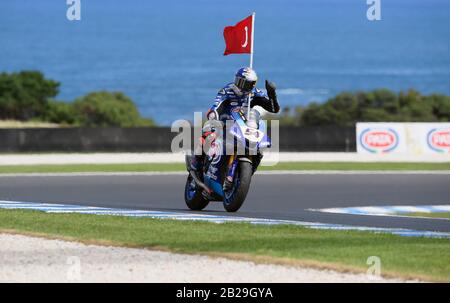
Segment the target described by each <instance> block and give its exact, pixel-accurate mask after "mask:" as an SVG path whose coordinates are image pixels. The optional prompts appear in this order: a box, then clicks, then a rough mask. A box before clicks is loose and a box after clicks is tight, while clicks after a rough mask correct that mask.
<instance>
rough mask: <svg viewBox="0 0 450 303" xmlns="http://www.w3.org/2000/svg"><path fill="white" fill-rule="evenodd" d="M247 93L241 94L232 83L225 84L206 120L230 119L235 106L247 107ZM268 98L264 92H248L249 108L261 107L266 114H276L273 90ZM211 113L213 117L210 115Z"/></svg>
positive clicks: (257, 90) (277, 108)
mask: <svg viewBox="0 0 450 303" xmlns="http://www.w3.org/2000/svg"><path fill="white" fill-rule="evenodd" d="M248 95H249V93H243V92H241V91H240V89H239V88H237V87H236V85H235V84H234V83H230V84H227V85H226V86H225V87H224V88H222V89H221V90H220V91H219V93H218V94H217V96H216V98H215V99H214V104H213V105H212V106H211V108H210V109H209V111H208V113H207V114H206V116H207V118H208V119H211V118H212V119H218V120H222V121H223V120H227V119H230V111H231V109H233V108H234V107H237V106H248ZM270 95H271V96H270V97H269V96H268V95H267V94H266V93H265V92H263V91H262V90H260V89H258V88H254V89H253V90H252V91H251V92H250V99H251V104H250V106H251V107H254V106H257V105H258V106H261V107H262V108H263V109H265V110H266V111H268V112H271V113H277V112H278V111H279V110H280V106H279V104H278V101H277V97H276V94H275V90H273V93H271V94H270ZM212 113H213V114H214V115H212Z"/></svg>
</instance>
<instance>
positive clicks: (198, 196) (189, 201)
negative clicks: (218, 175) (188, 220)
mask: <svg viewBox="0 0 450 303" xmlns="http://www.w3.org/2000/svg"><path fill="white" fill-rule="evenodd" d="M184 201H185V202H186V205H187V207H189V208H190V209H191V210H202V209H204V208H205V207H206V206H207V205H208V204H209V201H208V200H206V199H205V198H204V197H203V195H202V191H201V190H200V189H199V188H197V186H196V184H195V182H194V179H193V178H192V176H190V175H189V176H188V178H187V180H186V186H185V188H184Z"/></svg>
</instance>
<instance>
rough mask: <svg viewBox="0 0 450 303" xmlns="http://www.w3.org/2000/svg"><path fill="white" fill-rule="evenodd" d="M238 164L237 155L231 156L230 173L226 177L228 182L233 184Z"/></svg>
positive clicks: (229, 160) (229, 162)
mask: <svg viewBox="0 0 450 303" xmlns="http://www.w3.org/2000/svg"><path fill="white" fill-rule="evenodd" d="M237 164H238V158H237V157H236V155H232V156H230V158H229V159H228V172H227V175H226V180H227V181H228V182H233V179H234V173H235V172H236V167H237Z"/></svg>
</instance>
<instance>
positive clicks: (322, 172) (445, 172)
mask: <svg viewBox="0 0 450 303" xmlns="http://www.w3.org/2000/svg"><path fill="white" fill-rule="evenodd" d="M256 174H257V175H450V170H410V171H401V170H379V171H378V170H365V171H362V170H263V171H258V172H256ZM90 176H92V177H95V176H106V177H107V176H187V172H186V171H173V172H164V171H154V172H73V173H3V174H0V178H10V177H90Z"/></svg>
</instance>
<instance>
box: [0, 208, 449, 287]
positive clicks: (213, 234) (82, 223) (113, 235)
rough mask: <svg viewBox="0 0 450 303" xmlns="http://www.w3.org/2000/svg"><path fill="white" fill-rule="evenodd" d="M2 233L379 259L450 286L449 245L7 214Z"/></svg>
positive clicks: (311, 261)
mask: <svg viewBox="0 0 450 303" xmlns="http://www.w3.org/2000/svg"><path fill="white" fill-rule="evenodd" d="M1 231H8V232H17V233H24V234H33V235H40V236H46V237H50V238H55V237H56V238H62V239H68V240H77V241H81V242H85V243H97V244H103V245H111V244H112V245H118V246H128V247H142V248H156V249H164V250H170V251H173V252H180V253H200V254H206V255H212V256H225V257H230V258H235V259H245V260H253V261H256V262H269V263H278V264H289V265H303V266H305V265H306V266H312V267H319V268H330V269H334V270H339V271H351V272H366V270H367V269H368V265H367V264H366V262H367V258H368V257H369V256H378V257H380V259H381V270H382V274H383V275H385V276H389V277H392V276H395V277H402V278H419V279H424V280H430V281H447V282H448V281H450V262H449V260H450V240H448V239H432V238H409V237H400V236H395V235H389V234H374V233H369V232H357V231H331V230H330V231H326V230H314V229H308V228H303V227H299V226H293V225H279V226H262V225H251V224H246V223H225V224H215V223H209V222H194V221H176V220H158V219H149V218H132V217H119V216H117V217H116V216H96V215H82V214H48V213H43V212H38V211H31V210H0V232H1Z"/></svg>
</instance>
